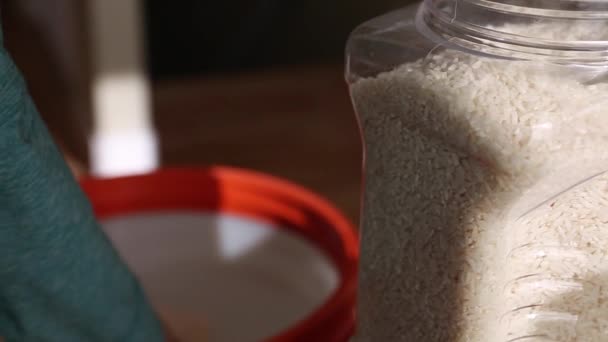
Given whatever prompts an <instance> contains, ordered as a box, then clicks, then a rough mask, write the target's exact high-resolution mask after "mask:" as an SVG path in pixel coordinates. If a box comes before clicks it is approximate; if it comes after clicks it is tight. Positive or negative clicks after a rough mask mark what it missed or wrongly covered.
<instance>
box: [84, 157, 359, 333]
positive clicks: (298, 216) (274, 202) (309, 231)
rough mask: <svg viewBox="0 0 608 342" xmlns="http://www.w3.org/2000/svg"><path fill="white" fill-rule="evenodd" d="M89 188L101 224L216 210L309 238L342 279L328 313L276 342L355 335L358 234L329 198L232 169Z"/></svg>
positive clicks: (187, 171) (99, 182)
mask: <svg viewBox="0 0 608 342" xmlns="http://www.w3.org/2000/svg"><path fill="white" fill-rule="evenodd" d="M81 185H82V188H83V190H84V191H85V193H87V195H88V196H89V198H90V199H91V202H92V204H93V208H94V210H95V212H96V214H97V216H98V217H99V218H100V219H107V218H111V217H116V216H124V215H129V214H134V213H137V212H145V211H147V212H150V211H156V210H170V209H175V210H179V209H189V210H204V211H210V210H212V211H216V212H222V213H231V214H237V215H243V216H247V217H251V218H253V219H259V220H263V221H268V222H271V223H274V224H275V225H276V227H277V228H279V229H289V230H290V231H291V232H294V233H296V234H298V235H300V236H302V237H303V238H305V239H307V240H309V241H310V242H312V243H313V244H314V245H316V246H317V247H318V248H320V249H321V250H322V251H323V252H324V253H325V254H326V255H327V256H328V257H329V259H330V260H331V262H332V263H333V264H334V266H335V267H336V269H337V271H338V272H339V274H340V282H339V285H338V287H337V289H336V290H335V291H334V293H333V294H332V295H331V296H330V297H329V298H328V299H327V300H326V301H325V303H324V304H323V305H322V306H321V307H320V308H318V309H317V310H315V311H314V312H313V313H312V314H311V315H309V316H308V317H306V318H305V319H303V320H302V321H300V322H299V323H297V324H296V325H294V326H292V327H291V328H289V329H288V330H287V331H285V332H283V333H281V334H279V335H277V336H275V337H272V338H270V339H269V340H268V341H272V342H284V341H285V342H286V341H294V340H301V339H306V340H312V339H314V340H319V339H320V338H322V339H323V341H328V342H330V341H336V342H337V341H347V340H348V338H349V337H350V336H351V335H352V332H353V331H354V326H355V318H354V306H355V296H356V282H357V260H358V254H359V250H358V248H359V247H358V237H357V234H356V233H355V229H354V226H353V225H352V224H351V223H350V221H349V220H348V219H347V218H346V217H345V216H344V215H343V214H342V213H341V212H340V211H339V210H338V209H336V208H335V207H334V206H333V205H331V204H330V203H329V202H328V201H327V200H325V199H324V198H322V197H321V196H319V195H317V194H314V193H313V192H311V191H309V190H307V189H305V188H303V187H301V186H299V185H296V184H293V183H291V182H289V181H285V180H283V179H279V178H277V177H274V176H270V175H267V174H263V173H259V172H255V171H250V170H244V169H237V168H230V167H208V168H172V169H161V170H158V171H156V172H153V173H150V174H146V175H138V176H128V177H120V178H110V179H94V178H83V179H82V180H81ZM202 190H204V191H202Z"/></svg>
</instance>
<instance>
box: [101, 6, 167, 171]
mask: <svg viewBox="0 0 608 342" xmlns="http://www.w3.org/2000/svg"><path fill="white" fill-rule="evenodd" d="M140 12H141V9H140V3H139V0H92V1H90V2H89V17H90V19H91V20H90V22H91V27H90V32H91V42H92V57H93V63H92V64H93V76H92V89H91V91H92V98H93V113H94V120H93V122H94V133H93V136H92V138H91V142H90V154H91V169H92V172H93V174H95V175H96V176H100V177H114V176H123V175H129V174H139V173H146V172H149V171H151V170H153V169H155V168H156V167H157V166H158V164H159V158H158V149H157V145H158V142H157V137H156V134H155V131H154V129H153V124H152V120H151V108H150V90H149V88H150V87H149V81H148V79H147V77H146V72H145V68H144V62H143V61H144V58H143V47H142V45H143V43H142V41H143V32H142V27H143V25H142V20H141V13H140Z"/></svg>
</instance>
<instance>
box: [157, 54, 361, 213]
mask: <svg viewBox="0 0 608 342" xmlns="http://www.w3.org/2000/svg"><path fill="white" fill-rule="evenodd" d="M154 108H155V117H156V124H157V127H158V129H159V131H160V132H159V133H160V137H161V143H162V155H163V162H164V163H165V164H167V165H187V164H204V165H209V164H223V165H231V166H238V167H246V168H252V169H256V170H260V171H264V172H268V173H271V174H274V175H277V176H281V177H284V178H287V179H290V180H292V181H295V182H297V183H299V184H302V185H304V186H306V187H309V188H310V189H312V190H314V191H316V192H318V193H320V194H322V195H324V196H325V197H327V198H328V199H330V200H331V201H332V202H334V203H335V204H336V205H337V206H338V207H339V208H340V209H342V210H344V212H345V213H346V214H347V215H348V216H349V217H350V218H351V219H353V221H356V220H357V218H358V211H359V190H360V169H361V144H360V138H359V132H358V128H357V124H356V118H355V116H354V114H353V111H352V108H351V104H350V100H349V97H348V92H347V89H346V86H345V83H344V81H343V77H342V70H341V67H339V66H338V67H307V68H286V69H279V70H268V71H260V72H255V73H250V74H245V75H233V76H226V75H223V76H217V77H209V78H205V79H203V78H199V79H191V80H175V81H165V82H161V83H158V84H156V85H155V87H154Z"/></svg>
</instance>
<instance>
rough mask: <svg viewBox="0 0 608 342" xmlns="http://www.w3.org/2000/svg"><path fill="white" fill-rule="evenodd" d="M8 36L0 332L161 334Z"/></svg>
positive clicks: (1, 64)
mask: <svg viewBox="0 0 608 342" xmlns="http://www.w3.org/2000/svg"><path fill="white" fill-rule="evenodd" d="M0 36H1V31H0ZM1 43H2V42H1V40H0V336H4V337H5V339H6V342H22V341H36V342H46V341H49V342H55V341H56V342H88V341H91V342H113V341H117V342H118V341H120V342H160V341H162V340H163V336H162V329H161V326H160V322H159V321H158V319H157V317H156V316H155V314H154V313H153V311H152V309H151V308H150V306H149V305H148V303H147V302H146V299H145V297H144V294H143V292H142V289H141V288H140V286H139V285H138V283H137V281H136V280H135V278H134V277H133V275H132V274H131V273H130V272H129V270H128V269H127V268H126V266H125V265H124V264H123V262H122V261H121V260H120V258H119V257H118V255H117V254H116V252H115V251H114V249H113V248H112V246H111V244H110V243H109V241H108V239H107V238H106V237H105V235H104V234H103V233H102V231H101V230H100V228H99V226H98V224H97V223H96V221H95V219H94V216H93V213H92V210H91V207H90V205H89V203H88V201H87V199H86V197H85V196H84V195H83V193H82V192H81V190H80V188H79V186H78V184H77V183H76V182H75V180H74V179H73V178H72V175H71V173H70V171H69V169H68V167H67V166H66V164H65V162H64V160H63V159H62V156H61V155H60V153H59V152H58V150H57V148H56V147H55V146H54V144H53V141H52V139H51V137H50V135H49V133H48V132H47V130H46V128H45V126H44V124H43V122H42V121H41V119H40V117H39V115H38V113H37V110H36V108H35V107H34V105H33V103H32V101H31V99H30V97H29V95H28V92H27V89H26V86H25V83H24V81H23V79H22V77H21V76H20V74H19V72H18V70H17V69H16V67H15V65H14V64H13V62H12V61H11V58H10V57H9V55H8V54H7V52H6V51H5V50H4V48H3V47H2V44H1ZM41 58H42V57H41Z"/></svg>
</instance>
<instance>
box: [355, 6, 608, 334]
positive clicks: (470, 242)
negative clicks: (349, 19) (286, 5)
mask: <svg viewBox="0 0 608 342" xmlns="http://www.w3.org/2000/svg"><path fill="white" fill-rule="evenodd" d="M607 70H608V1H597V0H546V1H543V0H537V1H535V0H529V1H526V0H426V1H425V2H424V3H423V4H421V5H419V6H412V7H408V8H404V9H402V10H399V11H396V12H393V13H389V14H387V15H385V16H382V17H379V18H377V19H374V20H371V21H369V22H367V23H365V24H363V25H362V26H360V27H359V28H358V29H356V30H355V32H354V33H353V34H352V36H351V38H350V41H349V44H348V48H347V80H348V82H349V86H350V90H351V95H352V99H353V103H354V106H355V109H356V111H357V115H358V119H359V122H360V126H361V130H362V133H363V137H364V145H365V189H364V204H363V206H364V209H363V215H362V227H361V234H362V241H361V244H362V250H361V253H362V255H361V266H360V289H359V299H358V306H359V307H358V319H359V323H358V324H359V327H358V333H357V340H358V341H391V342H393V341H408V342H410V341H421V342H435V341H437V342H454V341H456V342H457V341H472V342H493V341H498V342H507V341H525V342H528V341H560V342H561V341H585V342H588V341H608V210H607V209H606V208H607V204H608V174H606V173H605V171H606V170H607V169H608V77H606V75H607V74H608V72H607Z"/></svg>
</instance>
